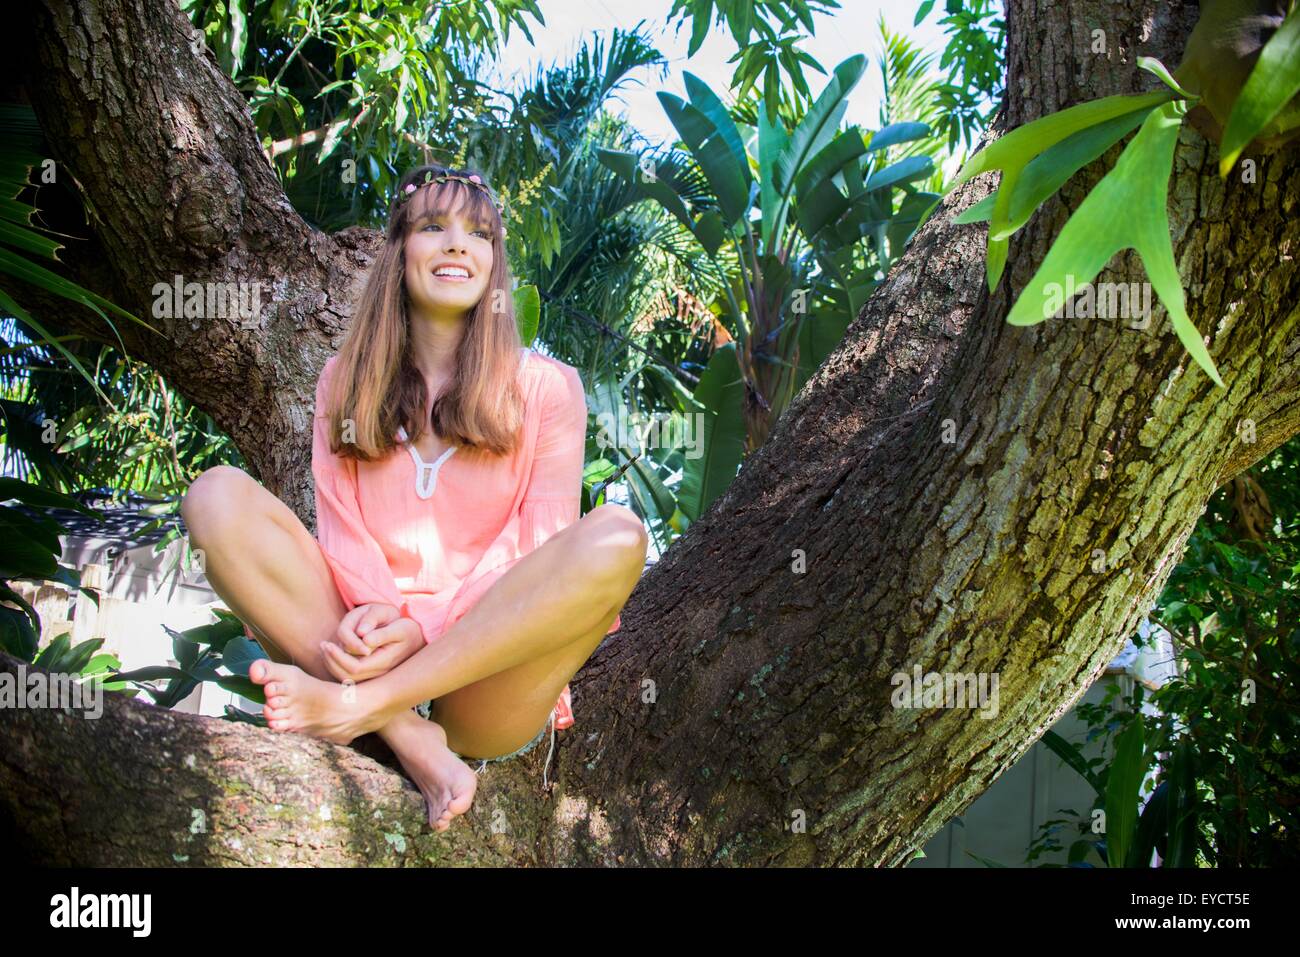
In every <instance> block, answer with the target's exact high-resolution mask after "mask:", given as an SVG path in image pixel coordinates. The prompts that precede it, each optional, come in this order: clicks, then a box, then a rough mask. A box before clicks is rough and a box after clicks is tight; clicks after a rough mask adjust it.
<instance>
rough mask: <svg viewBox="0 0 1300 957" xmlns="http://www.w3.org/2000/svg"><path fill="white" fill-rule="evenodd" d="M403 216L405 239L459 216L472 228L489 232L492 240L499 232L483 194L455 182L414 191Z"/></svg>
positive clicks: (494, 215)
mask: <svg viewBox="0 0 1300 957" xmlns="http://www.w3.org/2000/svg"><path fill="white" fill-rule="evenodd" d="M407 215H408V217H409V219H408V220H407V223H406V232H407V234H408V235H409V234H410V233H411V232H412V231H413V230H414V229H416V228H417V227H418V226H420V225H422V224H423V223H426V222H428V221H430V220H434V219H444V218H446V217H448V216H450V215H459V216H461V217H462V218H463V219H465V221H466V222H468V223H469V224H470V225H471V226H472V227H479V228H482V229H486V230H489V231H490V232H491V233H492V237H493V239H495V238H496V235H497V232H498V231H499V228H500V227H499V225H498V224H499V222H500V220H499V219H498V217H497V210H496V207H495V206H493V205H492V201H491V200H490V199H488V197H487V194H486V193H484V192H483V191H482V190H479V189H474V188H473V187H471V186H466V185H465V184H464V183H458V182H455V181H452V182H449V183H436V184H434V186H433V188H430V187H428V186H424V187H422V188H420V189H418V190H417V191H416V194H415V195H414V196H413V197H411V202H410V208H409V209H408V210H407Z"/></svg>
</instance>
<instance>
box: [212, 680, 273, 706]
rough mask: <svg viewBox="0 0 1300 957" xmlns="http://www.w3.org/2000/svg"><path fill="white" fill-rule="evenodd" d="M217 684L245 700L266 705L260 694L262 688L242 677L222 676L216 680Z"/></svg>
mask: <svg viewBox="0 0 1300 957" xmlns="http://www.w3.org/2000/svg"><path fill="white" fill-rule="evenodd" d="M217 684H219V685H220V686H221V687H223V688H225V689H226V690H227V691H233V692H234V693H235V694H237V695H240V696H242V697H245V698H247V699H248V700H249V701H256V702H257V703H258V704H266V696H265V695H264V694H263V692H262V686H261V685H259V684H257V683H256V682H254V681H252V680H251V679H250V678H247V677H245V676H243V675H232V676H229V677H226V676H222V677H220V678H218V679H217Z"/></svg>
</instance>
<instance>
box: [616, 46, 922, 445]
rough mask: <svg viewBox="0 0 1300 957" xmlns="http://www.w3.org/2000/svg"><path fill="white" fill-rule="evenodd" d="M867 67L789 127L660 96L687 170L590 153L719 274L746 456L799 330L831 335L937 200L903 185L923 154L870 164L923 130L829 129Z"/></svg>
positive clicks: (844, 66)
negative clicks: (685, 235) (666, 217)
mask: <svg viewBox="0 0 1300 957" xmlns="http://www.w3.org/2000/svg"><path fill="white" fill-rule="evenodd" d="M865 67H866V58H865V57H863V56H855V57H851V58H849V59H848V60H845V61H844V62H843V63H841V64H840V65H839V66H838V67H836V68H835V71H834V73H833V74H832V76H831V78H830V80H829V81H828V83H827V85H826V89H825V90H824V91H823V92H822V94H821V96H820V97H818V99H817V101H816V102H815V103H814V104H813V105H812V107H811V108H810V109H809V111H808V112H807V114H806V115H805V116H803V117H802V118H801V119H800V120H799V122H798V124H797V125H796V126H795V127H794V128H793V129H787V128H786V127H785V126H784V124H776V125H773V124H771V123H769V122H768V111H766V110H764V109H762V108H756V109H755V120H756V128H753V127H750V126H748V125H745V126H743V127H742V126H740V125H738V124H737V122H736V120H735V119H734V118H733V117H732V115H731V113H730V112H729V111H728V109H727V107H726V106H725V105H724V104H723V103H722V101H721V100H720V99H718V97H717V95H716V94H714V92H713V91H712V90H711V89H709V87H708V85H707V84H705V83H704V82H703V81H702V80H700V79H699V78H698V77H696V76H694V75H692V74H690V73H687V74H685V79H686V88H687V93H688V96H689V97H690V100H689V102H687V101H683V100H681V99H680V98H678V97H676V96H673V95H672V94H668V93H660V94H659V100H660V102H661V103H662V104H663V106H664V109H665V111H666V112H667V113H668V116H669V119H670V120H671V121H672V123H673V125H674V126H675V127H676V128H677V130H678V132H679V133H680V135H681V138H682V143H683V144H684V146H685V147H686V149H687V150H688V151H689V153H690V157H689V159H690V162H688V161H687V160H686V158H684V157H682V156H681V155H680V154H676V153H669V154H667V155H648V156H644V157H638V156H637V155H635V154H632V153H628V152H616V151H611V150H603V151H601V153H600V156H601V159H602V161H603V162H605V163H606V165H607V166H609V168H610V169H612V170H614V171H615V172H616V173H618V174H619V176H620V177H622V178H623V179H624V181H625V182H627V183H628V184H629V185H630V186H631V187H632V188H633V190H634V193H633V195H632V199H650V200H653V201H655V202H657V203H659V204H661V205H662V206H663V207H664V209H665V210H667V211H668V213H670V214H671V215H672V216H673V217H675V218H676V219H677V220H678V222H679V223H680V224H681V225H682V226H683V227H684V228H685V229H687V230H689V231H690V233H691V235H692V236H693V237H694V238H695V240H696V241H697V242H698V243H699V245H700V247H701V248H702V249H703V250H704V252H705V254H706V255H707V256H708V257H709V259H710V260H711V261H712V262H713V263H714V264H715V266H716V268H717V269H718V270H719V272H720V273H723V274H725V275H726V276H727V281H726V284H725V285H724V287H723V292H724V295H725V302H726V307H725V311H724V316H723V317H724V319H725V320H727V323H726V324H727V325H729V327H731V328H734V330H735V338H736V341H737V352H736V356H737V360H738V365H739V369H740V372H741V379H742V381H743V387H744V395H745V403H744V408H743V414H744V417H745V422H746V447H747V449H754V448H757V447H758V446H759V445H760V444H762V442H763V440H764V439H765V438H766V436H767V434H768V431H769V430H770V428H771V426H772V424H773V423H774V422H775V420H776V418H778V417H779V416H780V414H781V413H782V412H783V411H784V409H785V407H786V406H787V405H788V404H789V401H790V398H791V397H792V395H793V393H794V389H795V386H796V384H797V382H798V381H799V370H800V365H801V363H800V346H801V344H807V343H808V342H809V341H810V340H809V339H808V338H807V337H801V330H802V329H803V328H804V326H805V325H806V324H809V323H811V324H814V325H822V326H826V327H829V328H832V329H834V330H835V331H836V332H838V333H841V334H842V332H843V328H844V327H846V326H847V324H848V322H849V321H851V320H852V318H853V317H854V316H855V315H856V314H857V312H858V310H859V309H860V308H861V306H862V304H863V302H865V300H866V298H867V296H868V295H870V293H871V291H872V290H873V289H874V288H875V286H876V285H877V284H878V283H879V282H880V281H881V280H882V279H883V277H884V273H885V272H886V271H887V270H888V268H889V266H890V265H891V264H892V262H893V261H894V260H895V259H896V258H897V256H898V255H899V254H900V253H901V248H902V245H903V244H904V243H905V242H906V240H907V238H908V237H909V236H910V235H911V232H912V230H913V229H914V228H915V226H916V223H917V222H918V221H919V219H920V216H921V214H922V213H923V212H924V210H925V209H926V208H927V207H928V206H929V205H930V204H931V203H932V202H933V201H934V200H935V199H936V198H937V197H935V196H933V195H930V194H924V193H919V192H918V191H917V190H916V189H915V187H914V186H912V185H911V184H912V183H914V182H915V181H917V180H920V179H924V178H925V177H927V176H929V175H930V174H931V173H932V171H933V168H934V164H933V162H932V161H931V159H930V158H929V157H928V156H909V157H906V158H904V159H902V160H900V161H899V162H897V163H892V164H890V163H886V162H884V161H882V160H881V157H882V156H884V154H885V151H886V149H887V148H888V147H891V146H895V145H897V144H899V143H903V142H907V141H909V140H914V139H918V138H921V137H924V136H926V135H927V134H928V132H929V128H928V127H926V126H925V125H924V124H922V123H896V124H893V125H890V126H887V127H885V128H884V129H882V130H878V131H876V132H874V133H871V132H866V131H863V130H861V129H860V128H858V127H856V126H850V127H849V128H848V129H845V130H840V121H841V120H842V118H843V116H844V113H845V111H846V109H847V102H846V98H847V96H848V94H849V92H850V91H851V90H852V89H853V88H854V86H856V84H857V83H858V81H859V80H860V79H861V77H862V73H863V71H864V69H865ZM697 170H698V173H699V175H700V176H701V177H702V179H703V181H704V183H705V184H706V186H707V189H706V190H700V189H699V188H698V183H697V180H696V179H695V177H694V174H695V172H696V171H697ZM755 214H756V215H757V218H755ZM733 264H734V265H733ZM729 267H730V268H731V269H734V271H728V270H729ZM836 338H837V337H836V336H827V337H823V338H822V339H821V340H820V341H821V342H826V341H827V340H831V343H832V344H833V342H834V341H835V339H836ZM809 361H812V360H811V359H810V360H809ZM814 365H815V364H814Z"/></svg>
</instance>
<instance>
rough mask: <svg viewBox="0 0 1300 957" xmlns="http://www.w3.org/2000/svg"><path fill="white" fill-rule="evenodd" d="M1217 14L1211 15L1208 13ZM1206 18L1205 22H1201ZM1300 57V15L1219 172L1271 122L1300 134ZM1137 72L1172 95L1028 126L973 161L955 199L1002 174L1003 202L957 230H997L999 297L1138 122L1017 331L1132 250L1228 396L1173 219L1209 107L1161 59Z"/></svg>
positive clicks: (1265, 72)
mask: <svg viewBox="0 0 1300 957" xmlns="http://www.w3.org/2000/svg"><path fill="white" fill-rule="evenodd" d="M1217 12H1220V11H1215V10H1214V9H1213V8H1210V14H1209V15H1214V14H1215V13H1217ZM1206 15H1207V14H1206V13H1203V15H1202V16H1203V19H1204V18H1205V16H1206ZM1200 28H1201V24H1198V29H1200ZM1193 39H1194V40H1195V39H1196V34H1195V33H1194V34H1193ZM1189 47H1190V44H1189ZM1298 51H1300V13H1297V12H1296V10H1295V9H1294V8H1293V9H1292V10H1291V12H1290V13H1289V14H1288V16H1287V18H1286V19H1285V21H1284V22H1283V23H1282V24H1281V27H1280V29H1279V30H1278V31H1277V32H1276V33H1275V34H1274V35H1273V37H1272V38H1271V39H1270V40H1269V41H1268V42H1267V44H1265V46H1264V48H1263V50H1262V51H1261V53H1260V57H1259V60H1258V62H1257V63H1256V65H1255V67H1254V69H1253V70H1252V72H1251V74H1250V78H1249V79H1248V80H1247V82H1246V84H1245V86H1244V87H1243V88H1242V90H1241V92H1240V95H1239V96H1238V97H1237V101H1236V105H1235V106H1234V107H1233V111H1232V118H1231V119H1230V120H1229V122H1228V130H1227V132H1225V135H1224V143H1223V146H1222V159H1221V164H1220V171H1221V173H1223V174H1224V175H1226V171H1227V169H1229V168H1230V167H1231V165H1232V163H1234V162H1235V161H1236V158H1237V156H1238V155H1239V154H1240V152H1241V150H1242V149H1243V148H1244V147H1245V146H1246V144H1247V143H1248V142H1250V141H1251V140H1252V139H1253V138H1254V137H1255V136H1256V135H1258V134H1259V133H1261V131H1265V129H1266V126H1267V124H1269V123H1270V122H1274V125H1273V127H1271V128H1270V129H1271V131H1273V132H1284V131H1287V130H1290V129H1292V128H1294V127H1295V126H1297V125H1300V110H1295V109H1288V108H1287V107H1286V104H1287V103H1288V101H1290V100H1291V98H1292V97H1294V96H1295V95H1296V93H1297V91H1300V58H1298V57H1297V55H1296V54H1297V52H1298ZM1191 62H1192V61H1191V59H1190V58H1189V63H1188V64H1184V66H1183V67H1182V68H1180V73H1181V74H1182V75H1183V76H1184V77H1191V76H1198V75H1199V74H1198V73H1197V71H1196V70H1194V69H1192V66H1190V65H1189V64H1190V63H1191ZM1138 65H1139V66H1141V67H1142V68H1143V69H1146V70H1149V71H1150V72H1152V73H1153V74H1155V75H1156V76H1157V77H1159V78H1160V80H1161V81H1162V83H1164V84H1165V89H1162V90H1160V91H1158V92H1155V93H1143V94H1132V95H1127V96H1110V97H1105V98H1102V99H1099V100H1093V101H1091V102H1088V103H1082V104H1079V105H1077V106H1073V107H1070V108H1068V109H1065V110H1061V111H1059V112H1057V113H1052V114H1049V115H1048V116H1044V117H1041V118H1040V119H1037V120H1035V121H1033V122H1032V123H1028V124H1026V125H1025V126H1022V127H1019V128H1018V129H1016V130H1013V131H1012V132H1010V133H1008V134H1007V135H1005V136H1003V137H1001V138H1000V139H998V140H997V141H996V142H994V143H992V144H991V145H989V146H988V147H986V148H985V149H983V150H981V151H980V152H979V153H977V154H976V155H975V156H974V157H972V159H971V160H970V161H969V162H968V163H966V165H965V166H964V167H963V168H962V170H961V172H960V173H959V175H958V176H957V178H956V179H955V180H954V182H953V183H952V184H951V185H950V186H949V187H948V189H947V190H945V193H946V192H948V191H951V190H952V189H953V188H955V187H956V186H958V185H960V184H961V183H964V182H966V181H967V180H969V179H970V178H971V177H973V176H976V175H978V174H980V173H987V172H991V171H993V170H1000V171H1001V172H1002V179H1001V182H1000V183H999V185H998V189H997V191H996V193H994V194H993V196H992V197H989V199H988V200H986V201H984V202H982V203H980V204H977V205H976V206H975V207H972V208H971V209H970V210H967V211H966V212H965V213H964V214H963V215H962V216H960V217H958V220H957V221H958V222H975V221H979V220H983V219H987V220H988V222H989V227H988V254H987V259H986V273H987V277H988V285H989V289H990V291H991V290H994V289H996V288H997V285H998V283H999V281H1000V279H1001V276H1002V272H1003V268H1004V267H1005V265H1006V258H1007V250H1008V245H1009V237H1010V236H1011V235H1012V234H1013V233H1014V232H1016V230H1018V229H1019V228H1020V227H1021V226H1023V225H1024V224H1025V223H1026V222H1027V221H1028V219H1029V216H1030V215H1031V214H1032V213H1033V211H1034V210H1035V209H1037V208H1038V206H1039V205H1041V204H1042V203H1043V202H1044V201H1045V200H1046V199H1047V198H1048V197H1049V196H1051V195H1052V194H1054V193H1055V192H1056V191H1057V190H1058V189H1059V188H1060V186H1061V185H1063V184H1064V183H1065V182H1066V180H1068V179H1069V178H1070V177H1071V176H1072V175H1074V173H1075V172H1077V171H1078V170H1079V169H1081V168H1082V167H1083V166H1084V165H1086V164H1087V163H1089V162H1091V161H1092V160H1094V159H1096V158H1097V157H1098V156H1100V155H1101V154H1102V153H1104V152H1105V151H1106V150H1107V149H1108V148H1109V147H1110V146H1111V145H1113V144H1114V143H1115V142H1117V141H1118V140H1119V139H1121V138H1123V137H1124V136H1125V135H1126V134H1127V133H1128V132H1130V131H1131V130H1132V128H1133V127H1134V126H1136V125H1137V123H1138V122H1139V121H1140V123H1141V126H1140V128H1139V130H1138V134H1137V135H1136V136H1135V137H1134V138H1133V140H1132V141H1131V142H1130V143H1129V144H1128V146H1126V147H1125V149H1124V151H1123V152H1122V153H1121V154H1120V158H1119V160H1118V161H1117V162H1116V164H1115V166H1114V168H1113V169H1111V171H1110V172H1109V173H1107V174H1106V176H1104V177H1103V178H1102V179H1101V181H1100V182H1099V183H1098V184H1097V185H1096V186H1094V187H1093V189H1092V190H1091V192H1090V193H1089V194H1088V196H1087V198H1086V199H1085V200H1084V201H1083V203H1081V204H1080V206H1079V208H1078V209H1077V210H1075V212H1074V213H1073V215H1072V216H1071V217H1070V219H1069V220H1068V221H1067V223H1066V225H1065V227H1064V228H1063V229H1062V230H1061V232H1060V234H1059V235H1058V236H1057V237H1056V240H1055V242H1054V243H1053V244H1052V247H1051V249H1050V250H1049V251H1048V254H1047V256H1046V257H1045V258H1044V260H1043V262H1042V263H1041V264H1040V266H1039V268H1038V271H1037V272H1036V273H1035V274H1034V277H1033V278H1032V279H1031V280H1030V281H1029V283H1028V284H1027V285H1026V286H1025V288H1024V289H1023V290H1021V292H1020V295H1019V297H1018V298H1017V299H1016V301H1015V303H1014V304H1013V305H1012V308H1011V311H1010V312H1009V313H1008V315H1007V321H1008V322H1009V323H1011V324H1012V325H1034V324H1036V323H1039V322H1042V321H1043V320H1044V319H1048V318H1051V317H1052V316H1054V315H1055V314H1056V313H1057V312H1058V311H1059V310H1060V309H1061V306H1062V305H1063V302H1062V297H1061V295H1060V292H1059V290H1061V289H1063V288H1074V287H1076V286H1082V285H1085V284H1087V283H1090V282H1091V281H1092V280H1093V279H1094V278H1095V277H1096V276H1097V274H1098V273H1100V272H1101V270H1102V269H1103V268H1104V267H1105V265H1106V264H1107V263H1108V262H1109V261H1110V260H1111V258H1112V257H1113V256H1114V254H1115V253H1117V252H1119V251H1121V250H1124V249H1134V250H1136V251H1137V253H1138V256H1139V258H1140V259H1141V261H1142V263H1143V265H1144V267H1145V268H1146V271H1147V275H1148V276H1149V277H1150V279H1151V283H1152V286H1153V287H1154V288H1155V291H1156V294H1157V295H1158V297H1159V298H1160V301H1161V302H1162V303H1163V304H1164V306H1165V309H1166V311H1167V312H1168V313H1169V318H1170V322H1171V323H1172V325H1173V327H1174V331H1175V333H1176V334H1177V335H1178V338H1179V340H1180V341H1181V342H1182V343H1183V345H1184V347H1185V348H1186V349H1187V351H1188V353H1189V354H1190V355H1191V356H1192V358H1193V359H1195V361H1196V363H1197V364H1198V365H1199V366H1200V367H1201V368H1202V369H1204V370H1205V372H1206V374H1207V375H1209V376H1210V378H1211V379H1212V380H1213V381H1214V382H1215V384H1216V385H1218V386H1219V387H1220V388H1225V386H1224V383H1223V379H1222V378H1221V377H1220V375H1219V372H1218V369H1217V368H1216V367H1215V365H1214V361H1213V359H1212V358H1211V357H1210V354H1209V351H1208V350H1207V349H1206V348H1205V343H1204V342H1203V340H1202V338H1201V335H1200V333H1199V332H1198V331H1197V329H1196V327H1195V325H1194V324H1193V323H1192V321H1191V319H1190V318H1189V317H1188V315H1187V309H1186V304H1185V302H1184V298H1183V290H1182V282H1181V279H1180V278H1179V276H1178V268H1177V265H1176V263H1175V261H1174V253H1173V242H1172V239H1171V237H1170V235H1169V218H1168V213H1167V209H1166V205H1167V204H1166V197H1167V194H1168V189H1169V180H1170V177H1171V175H1172V170H1173V151H1174V145H1175V144H1176V142H1177V140H1178V132H1179V128H1180V126H1181V124H1182V122H1183V118H1184V117H1185V116H1186V115H1187V114H1188V111H1189V110H1190V109H1191V108H1194V107H1195V106H1196V105H1197V104H1198V103H1199V101H1200V97H1199V96H1198V95H1195V94H1194V93H1192V92H1190V91H1189V90H1187V89H1185V88H1184V86H1183V85H1182V84H1181V82H1180V80H1179V79H1176V78H1175V77H1174V76H1173V75H1171V74H1170V72H1169V71H1168V70H1167V69H1166V68H1165V67H1164V65H1163V64H1161V63H1160V62H1159V61H1158V60H1155V59H1152V58H1147V57H1139V58H1138ZM1229 133H1230V134H1231V138H1229V136H1228V134H1229ZM1031 168H1032V170H1031ZM1013 210H1014V213H1013Z"/></svg>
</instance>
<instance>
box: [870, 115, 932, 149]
mask: <svg viewBox="0 0 1300 957" xmlns="http://www.w3.org/2000/svg"><path fill="white" fill-rule="evenodd" d="M929 135H930V127H929V125H928V124H926V123H917V122H915V121H911V122H906V123H891V124H889V126H884V127H881V128H880V129H878V130H876V132H875V133H873V134H872V136H871V142H870V143H869V144H867V149H869V150H883V149H888V148H889V147H891V146H897V145H898V144H899V143H907V142H909V141H911V140H920V139H924V138H925V137H927V136H929Z"/></svg>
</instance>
